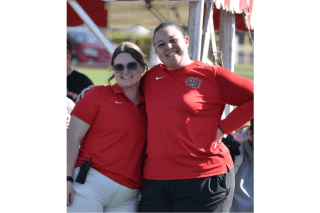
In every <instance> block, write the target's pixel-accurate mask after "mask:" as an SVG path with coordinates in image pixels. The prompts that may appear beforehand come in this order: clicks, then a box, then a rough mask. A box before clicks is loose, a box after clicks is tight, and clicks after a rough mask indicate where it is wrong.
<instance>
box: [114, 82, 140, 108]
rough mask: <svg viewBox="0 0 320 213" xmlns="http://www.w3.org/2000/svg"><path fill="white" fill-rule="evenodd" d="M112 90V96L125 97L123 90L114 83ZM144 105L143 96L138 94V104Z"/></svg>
mask: <svg viewBox="0 0 320 213" xmlns="http://www.w3.org/2000/svg"><path fill="white" fill-rule="evenodd" d="M112 90H113V94H115V95H116V94H123V95H124V96H125V97H127V96H126V93H125V92H124V91H123V89H122V88H121V87H120V86H119V85H118V84H117V83H115V84H114V85H113V86H112ZM140 103H144V96H143V94H142V93H141V92H140V100H139V103H138V104H140Z"/></svg>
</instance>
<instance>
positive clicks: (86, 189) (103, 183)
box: [67, 167, 139, 212]
mask: <svg viewBox="0 0 320 213" xmlns="http://www.w3.org/2000/svg"><path fill="white" fill-rule="evenodd" d="M78 173H79V167H77V168H75V169H74V172H73V179H74V180H76V178H77V175H78ZM72 185H73V189H74V191H75V195H74V199H73V203H72V205H71V206H68V207H67V211H68V212H137V205H138V201H139V190H138V189H130V188H127V187H125V186H123V185H121V184H119V183H117V182H115V181H113V180H111V179H110V178H108V177H106V176H104V175H103V174H101V173H99V172H98V171H96V170H95V169H93V168H90V169H89V172H88V175H87V179H86V182H85V183H84V184H80V183H77V182H75V181H74V182H73V184H72Z"/></svg>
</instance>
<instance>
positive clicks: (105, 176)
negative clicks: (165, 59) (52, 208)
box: [67, 42, 148, 212]
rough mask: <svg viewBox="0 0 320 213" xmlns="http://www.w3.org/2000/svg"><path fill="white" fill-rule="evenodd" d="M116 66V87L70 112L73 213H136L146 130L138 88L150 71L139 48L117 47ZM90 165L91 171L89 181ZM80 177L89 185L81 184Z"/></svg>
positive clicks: (101, 89) (97, 90)
mask: <svg viewBox="0 0 320 213" xmlns="http://www.w3.org/2000/svg"><path fill="white" fill-rule="evenodd" d="M111 65H112V66H113V70H114V74H113V75H112V77H111V78H110V79H109V81H110V80H111V79H112V78H115V79H116V82H117V83H116V84H115V85H113V86H96V87H94V88H93V89H91V90H90V91H88V92H87V94H86V98H85V99H83V100H81V101H79V102H78V103H77V104H76V106H75V107H74V109H73V111H72V113H71V122H70V125H69V129H68V134H67V206H68V207H67V210H68V212H135V211H137V203H138V199H139V188H140V186H141V183H142V177H141V175H142V162H143V149H144V147H145V143H146V128H147V120H146V114H145V103H144V97H143V96H142V95H141V94H140V93H139V84H140V79H141V75H142V74H143V73H144V72H145V71H146V70H147V68H148V67H147V64H146V63H145V60H144V56H143V53H142V52H141V50H140V49H139V47H137V46H136V45H135V44H132V43H130V42H124V43H122V44H120V45H118V47H117V48H116V49H115V51H114V53H113V55H112V59H111ZM80 142H81V146H80V148H79V145H80ZM86 162H87V164H88V162H90V169H89V171H88V173H87V176H86V178H85V175H84V176H82V172H85V170H83V171H82V167H84V166H85V165H86V164H84V163H86ZM83 164H84V166H81V165H83ZM79 170H81V171H80V172H79ZM78 174H79V176H78ZM81 177H82V178H85V182H84V183H79V182H81V181H80V180H79V179H81ZM77 178H78V179H77Z"/></svg>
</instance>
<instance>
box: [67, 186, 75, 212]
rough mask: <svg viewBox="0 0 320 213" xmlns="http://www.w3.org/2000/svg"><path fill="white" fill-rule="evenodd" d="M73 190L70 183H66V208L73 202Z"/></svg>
mask: <svg viewBox="0 0 320 213" xmlns="http://www.w3.org/2000/svg"><path fill="white" fill-rule="evenodd" d="M73 196H74V190H73V186H72V183H71V181H67V206H71V205H72V202H73Z"/></svg>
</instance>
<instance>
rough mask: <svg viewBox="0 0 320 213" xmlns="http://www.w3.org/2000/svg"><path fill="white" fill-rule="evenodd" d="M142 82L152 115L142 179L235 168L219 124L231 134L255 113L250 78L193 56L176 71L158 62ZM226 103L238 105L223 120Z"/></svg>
mask: <svg viewBox="0 0 320 213" xmlns="http://www.w3.org/2000/svg"><path fill="white" fill-rule="evenodd" d="M141 86H142V88H143V92H144V97H145V102H146V111H147V115H148V137H147V138H148V143H147V149H146V160H145V166H144V174H143V176H144V178H146V179H153V180H173V179H193V178H202V177H209V176H214V175H219V174H225V173H226V172H227V169H226V167H228V168H229V170H231V169H232V168H233V162H232V159H231V156H230V153H229V150H228V148H227V147H226V146H225V145H224V144H223V143H222V142H220V141H216V134H217V128H218V125H219V126H220V127H221V129H222V130H223V131H224V133H225V134H229V133H231V132H232V131H233V130H235V129H237V128H239V127H240V126H242V125H243V124H245V123H246V122H247V121H249V120H250V119H251V118H253V82H252V81H251V80H249V79H247V78H244V77H241V76H239V75H236V74H234V73H232V72H231V71H229V70H226V69H224V68H222V67H220V66H211V65H208V64H204V63H202V62H200V61H195V62H193V63H191V64H189V65H187V66H185V67H183V68H181V69H177V70H167V68H166V67H165V66H164V65H157V66H154V67H153V68H152V69H151V70H150V71H148V72H147V73H146V75H145V76H144V77H143V81H142V84H141ZM225 104H230V105H234V106H238V107H237V108H236V109H235V110H233V111H232V112H231V113H230V114H229V115H228V116H227V118H226V119H224V120H221V116H222V113H223V110H224V107H225Z"/></svg>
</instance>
